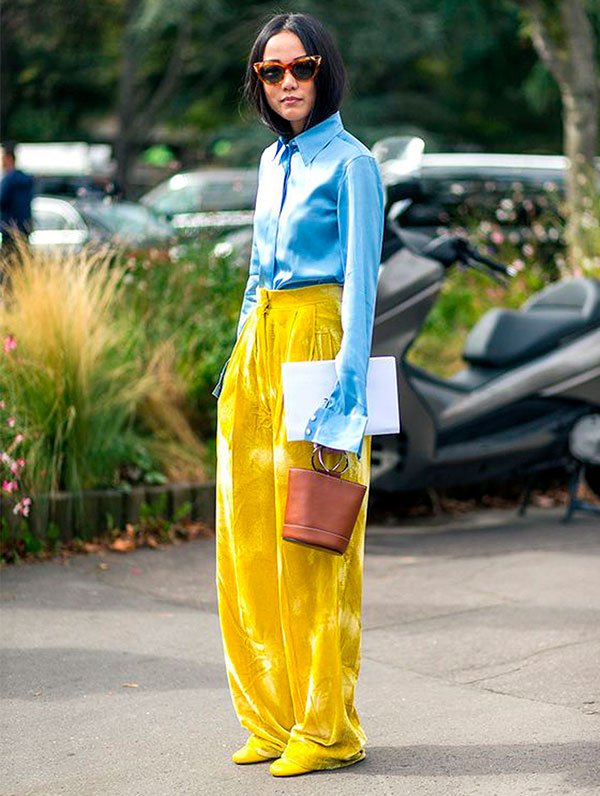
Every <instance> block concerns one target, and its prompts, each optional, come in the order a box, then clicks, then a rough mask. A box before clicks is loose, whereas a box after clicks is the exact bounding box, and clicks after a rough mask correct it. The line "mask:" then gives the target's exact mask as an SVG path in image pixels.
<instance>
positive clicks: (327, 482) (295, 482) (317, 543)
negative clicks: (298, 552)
mask: <svg viewBox="0 0 600 796" xmlns="http://www.w3.org/2000/svg"><path fill="white" fill-rule="evenodd" d="M317 456H318V459H319V464H320V465H321V467H322V468H323V469H322V470H319V469H317V467H316V464H315V457H317ZM342 463H343V464H344V466H343V469H341V470H338V467H339V466H340V465H341V464H342ZM311 464H312V468H313V469H312V470H305V469H303V468H300V467H290V470H289V473H288V492H287V501H286V507H285V519H284V524H283V530H282V537H283V539H284V540H285V541H287V542H296V543H297V544H303V545H308V546H309V547H314V548H317V549H319V550H324V551H326V552H328V553H336V554H337V555H342V554H343V553H345V552H346V549H347V547H348V544H349V542H350V538H351V536H352V531H353V530H354V525H355V524H356V519H357V517H358V513H359V511H360V507H361V505H362V502H363V499H364V496H365V492H366V491H367V487H366V486H365V485H363V484H357V483H355V482H354V481H348V480H347V479H344V478H342V477H341V476H342V473H345V472H346V470H347V469H348V466H349V457H348V453H347V452H346V451H341V455H340V458H339V460H338V461H337V462H336V464H335V465H334V466H333V467H332V468H328V467H327V465H326V464H325V462H324V461H323V447H322V446H318V447H316V448H315V449H314V450H313V452H312V456H311Z"/></svg>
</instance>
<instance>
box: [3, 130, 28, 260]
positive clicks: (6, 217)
mask: <svg viewBox="0 0 600 796" xmlns="http://www.w3.org/2000/svg"><path fill="white" fill-rule="evenodd" d="M2 174H3V176H2V182H0V232H1V233H2V255H3V259H4V258H5V257H7V256H9V255H11V254H12V253H13V252H14V251H15V236H16V235H21V236H23V237H24V238H25V240H28V239H29V234H30V232H31V202H32V200H33V185H34V180H33V177H31V175H29V174H25V172H23V171H21V170H20V169H18V168H17V167H16V161H15V147H14V145H13V144H3V145H2Z"/></svg>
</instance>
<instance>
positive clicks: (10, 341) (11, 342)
mask: <svg viewBox="0 0 600 796" xmlns="http://www.w3.org/2000/svg"><path fill="white" fill-rule="evenodd" d="M16 347H17V341H16V340H15V338H14V337H13V336H12V334H7V335H6V337H5V338H4V353H5V354H8V353H9V352H10V351H14V350H15V348H16Z"/></svg>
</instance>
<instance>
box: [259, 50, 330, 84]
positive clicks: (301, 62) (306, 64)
mask: <svg viewBox="0 0 600 796" xmlns="http://www.w3.org/2000/svg"><path fill="white" fill-rule="evenodd" d="M321 60H322V57H321V56H320V55H301V56H300V57H299V58H294V60H293V61H290V62H289V64H284V63H282V62H281V61H256V62H255V63H253V64H252V67H253V69H254V71H255V72H256V74H257V75H258V77H259V80H262V82H263V83H266V84H267V85H269V86H276V85H277V84H278V83H281V82H282V81H283V78H284V77H285V73H286V72H287V71H290V72H291V73H292V75H293V76H294V77H295V78H296V80H299V81H300V82H304V81H306V80H312V79H313V78H314V77H316V75H317V72H318V71H319V67H320V66H321Z"/></svg>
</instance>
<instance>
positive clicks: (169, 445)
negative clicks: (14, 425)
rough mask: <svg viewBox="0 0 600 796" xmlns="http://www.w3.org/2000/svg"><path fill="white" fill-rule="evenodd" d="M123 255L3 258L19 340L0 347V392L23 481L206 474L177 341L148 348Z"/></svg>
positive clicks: (6, 331) (8, 319)
mask: <svg viewBox="0 0 600 796" xmlns="http://www.w3.org/2000/svg"><path fill="white" fill-rule="evenodd" d="M116 262H117V261H116V259H115V256H114V252H109V251H103V252H99V251H91V250H82V251H79V252H75V251H71V252H68V251H61V252H60V254H59V255H57V254H52V253H50V252H49V251H37V250H36V251H34V250H33V249H32V248H27V247H26V246H24V245H20V246H19V252H18V254H17V256H16V257H15V258H14V260H13V261H12V263H10V264H8V266H7V264H5V265H4V272H5V273H4V276H5V281H4V287H3V292H2V305H1V307H0V333H1V334H2V337H3V339H4V340H7V339H8V340H11V341H14V345H12V344H11V345H12V347H11V348H10V350H6V346H5V353H4V355H3V356H2V357H1V358H0V392H1V395H0V398H1V399H2V400H4V401H5V404H6V406H7V407H10V411H11V414H13V415H14V416H15V417H18V419H19V431H20V433H21V434H22V443H21V449H20V452H21V456H22V457H23V459H24V460H25V463H26V464H25V466H24V467H23V468H22V472H21V478H22V484H21V486H22V488H23V489H25V490H26V491H30V492H42V491H47V490H51V491H54V490H69V491H79V490H82V489H87V488H94V487H104V486H118V485H119V484H121V483H123V481H127V480H132V478H133V480H135V479H143V477H144V474H147V473H154V475H155V476H156V477H157V478H158V479H160V478H168V477H169V476H170V475H173V473H175V474H176V475H178V476H182V475H186V476H188V477H196V478H199V477H202V475H203V472H204V467H203V457H204V448H203V446H202V444H201V443H200V442H199V440H198V439H197V438H196V436H195V435H194V433H193V431H192V430H191V428H190V426H189V423H188V421H187V419H186V417H185V414H184V412H183V411H182V408H181V406H180V403H181V402H180V393H181V388H180V386H179V384H178V379H177V377H176V376H175V374H174V370H173V368H172V365H171V360H172V352H170V351H169V348H168V346H163V347H161V346H160V345H157V346H156V347H155V349H154V350H153V351H152V352H150V354H149V353H148V351H147V346H145V345H144V344H143V328H142V327H141V325H140V324H139V323H138V322H137V320H136V317H135V316H134V315H133V314H132V313H131V312H129V311H128V307H127V303H126V300H125V295H124V289H123V287H122V284H123V283H122V277H123V272H122V269H121V268H120V267H119V266H118V264H116ZM1 441H2V440H1V439H0V443H1ZM132 474H133V475H132Z"/></svg>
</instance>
